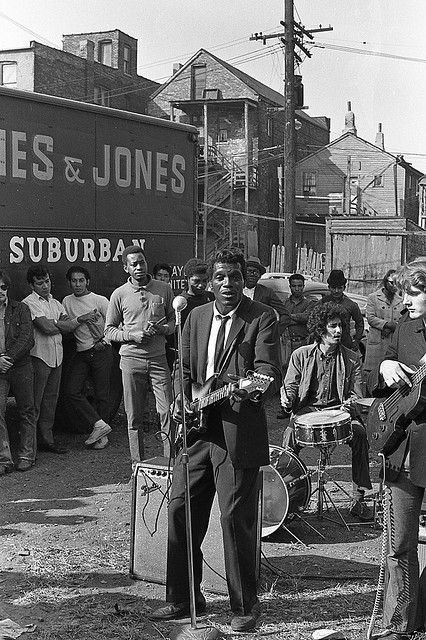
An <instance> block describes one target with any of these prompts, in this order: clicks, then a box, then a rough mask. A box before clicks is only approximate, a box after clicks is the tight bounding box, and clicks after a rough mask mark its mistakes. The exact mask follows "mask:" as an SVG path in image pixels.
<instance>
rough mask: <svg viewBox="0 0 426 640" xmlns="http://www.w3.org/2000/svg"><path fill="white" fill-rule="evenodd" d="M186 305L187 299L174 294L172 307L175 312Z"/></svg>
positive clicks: (178, 311)
mask: <svg viewBox="0 0 426 640" xmlns="http://www.w3.org/2000/svg"><path fill="white" fill-rule="evenodd" d="M187 306H188V300H187V299H186V298H185V297H184V296H176V298H174V299H173V302H172V307H173V309H174V310H175V311H176V313H180V312H181V311H183V310H184V309H185V307H187Z"/></svg>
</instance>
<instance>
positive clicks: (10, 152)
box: [0, 129, 186, 196]
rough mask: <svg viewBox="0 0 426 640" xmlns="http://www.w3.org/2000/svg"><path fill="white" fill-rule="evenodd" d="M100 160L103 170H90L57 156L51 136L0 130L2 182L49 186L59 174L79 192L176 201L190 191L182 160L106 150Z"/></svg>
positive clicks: (149, 151)
mask: <svg viewBox="0 0 426 640" xmlns="http://www.w3.org/2000/svg"><path fill="white" fill-rule="evenodd" d="M97 157H99V158H101V160H100V162H99V163H98V165H97V166H90V163H89V162H86V161H85V159H84V158H80V157H78V156H77V155H76V154H73V155H63V156H62V155H60V154H58V152H57V151H56V150H55V144H54V138H53V137H52V136H47V135H42V134H28V133H27V132H25V131H14V130H12V131H9V130H6V129H0V177H9V178H11V179H12V180H18V181H19V180H28V179H29V178H35V179H36V180H40V181H41V182H50V181H51V180H53V178H54V177H55V176H56V175H57V174H58V173H59V175H60V176H63V178H64V179H65V181H66V182H67V183H68V184H73V185H76V186H81V185H85V184H94V185H96V187H98V188H101V189H102V188H107V187H110V186H113V187H118V188H119V189H126V190H128V189H129V188H133V189H135V190H145V191H146V192H149V193H154V194H155V193H157V194H160V193H161V194H166V193H171V194H174V195H176V196H179V195H181V194H183V193H184V191H185V187H186V179H185V172H186V161H185V158H184V156H182V155H180V154H177V153H175V154H174V153H163V152H161V151H155V150H152V149H137V148H133V149H130V148H128V147H124V146H112V145H109V144H103V145H102V146H101V148H100V153H99V154H97Z"/></svg>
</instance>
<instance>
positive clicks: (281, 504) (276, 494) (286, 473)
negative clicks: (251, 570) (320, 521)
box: [261, 446, 311, 538]
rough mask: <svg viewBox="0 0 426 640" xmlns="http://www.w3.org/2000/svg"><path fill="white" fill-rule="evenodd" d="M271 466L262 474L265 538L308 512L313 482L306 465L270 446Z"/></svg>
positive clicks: (283, 450) (292, 453)
mask: <svg viewBox="0 0 426 640" xmlns="http://www.w3.org/2000/svg"><path fill="white" fill-rule="evenodd" d="M269 455H270V458H271V464H268V465H265V466H264V467H261V469H262V471H263V506H262V538H265V537H266V536H270V535H271V533H274V531H276V530H277V529H279V528H280V526H281V525H282V524H283V523H284V522H285V521H286V520H287V521H289V520H291V519H292V518H293V517H294V515H295V514H296V513H298V512H300V511H303V510H304V509H306V507H307V506H308V504H309V500H310V498H311V479H310V477H309V473H308V470H307V468H306V466H305V465H304V464H303V462H302V461H301V460H300V459H299V458H298V457H297V456H296V454H295V453H294V452H293V451H291V450H290V449H283V448H282V447H277V446H270V447H269Z"/></svg>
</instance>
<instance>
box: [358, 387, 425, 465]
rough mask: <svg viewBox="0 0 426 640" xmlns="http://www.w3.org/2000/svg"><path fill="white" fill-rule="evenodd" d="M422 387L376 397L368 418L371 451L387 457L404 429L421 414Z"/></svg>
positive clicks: (401, 436) (401, 437) (405, 388)
mask: <svg viewBox="0 0 426 640" xmlns="http://www.w3.org/2000/svg"><path fill="white" fill-rule="evenodd" d="M421 391H422V385H421V384H418V385H415V386H413V387H409V386H408V385H405V386H404V387H402V388H401V389H397V390H396V391H394V393H392V394H391V395H390V396H388V397H387V398H376V400H375V401H374V402H373V404H372V405H371V407H370V411H369V413H368V418H367V433H368V438H369V443H370V449H371V450H372V451H373V452H374V453H384V454H385V455H390V454H391V453H393V452H394V451H395V450H396V449H397V448H398V446H399V444H400V443H401V442H402V441H403V440H404V438H405V430H406V428H407V427H408V425H409V424H410V422H411V421H412V420H413V419H414V418H415V417H416V416H417V415H418V414H419V413H420V412H421V410H422V407H423V403H422V402H421V400H420V397H421Z"/></svg>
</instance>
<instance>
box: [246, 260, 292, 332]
mask: <svg viewBox="0 0 426 640" xmlns="http://www.w3.org/2000/svg"><path fill="white" fill-rule="evenodd" d="M264 273H266V269H265V267H264V266H263V264H262V263H261V262H260V260H259V258H256V257H253V256H251V257H250V258H248V259H247V261H246V278H245V287H244V289H243V293H244V295H245V296H247V297H248V298H251V299H252V300H257V302H263V304H267V305H268V306H269V307H272V308H273V310H274V311H275V313H276V316H277V318H278V320H279V329H280V334H281V333H282V331H283V329H284V325H283V318H284V316H288V314H287V311H286V310H285V307H284V302H281V300H280V299H279V297H278V296H277V294H276V293H275V291H273V290H272V289H270V288H269V287H265V286H264V285H263V284H261V283H260V282H259V280H260V276H262V275H263V274H264Z"/></svg>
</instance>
